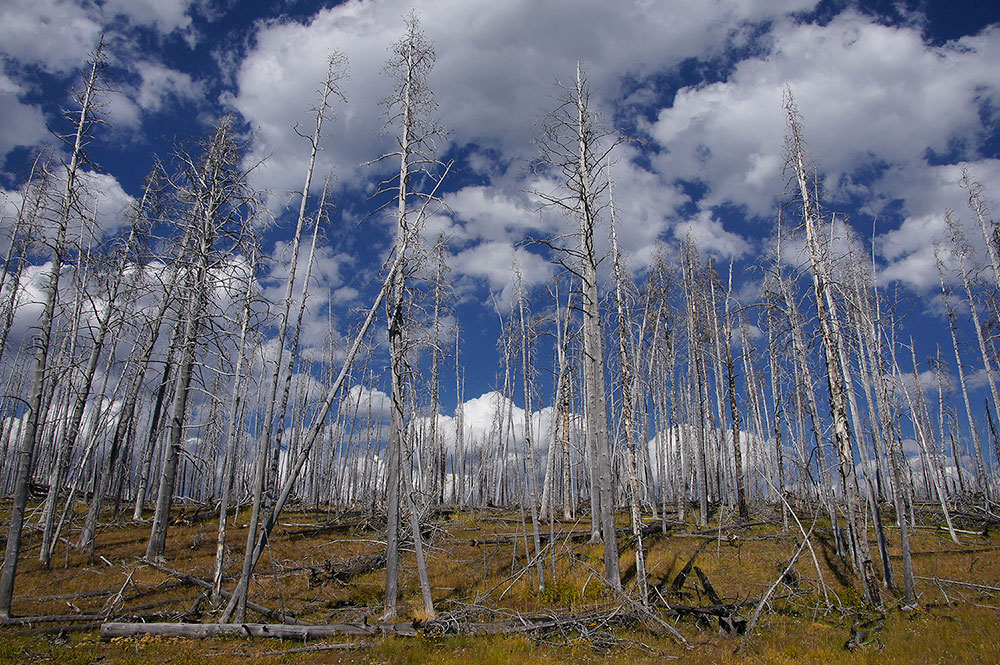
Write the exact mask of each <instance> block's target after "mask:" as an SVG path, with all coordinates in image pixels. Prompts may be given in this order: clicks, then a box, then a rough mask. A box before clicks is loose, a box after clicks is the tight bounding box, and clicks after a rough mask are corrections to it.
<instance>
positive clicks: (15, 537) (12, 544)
mask: <svg viewBox="0 0 1000 665" xmlns="http://www.w3.org/2000/svg"><path fill="white" fill-rule="evenodd" d="M104 67H105V58H104V39H103V37H102V39H101V41H100V42H99V43H98V45H97V49H96V50H95V51H94V54H93V56H92V58H91V62H90V67H89V75H88V77H87V82H86V85H85V86H84V90H83V92H82V93H80V95H79V96H78V97H77V100H78V102H79V104H80V110H79V113H78V114H76V115H75V116H74V118H73V125H74V128H75V133H74V134H73V138H72V141H71V142H70V140H67V141H66V142H67V143H68V144H70V147H71V151H70V157H69V161H68V162H67V163H66V176H65V178H66V181H65V188H64V189H63V193H62V198H61V203H60V205H59V206H58V209H57V211H56V215H55V219H54V220H53V222H54V226H55V229H54V234H53V237H52V240H51V246H50V250H51V257H52V258H51V262H50V265H49V271H48V276H47V280H46V286H45V291H44V295H43V298H44V302H43V305H42V314H41V319H40V321H39V325H38V336H37V338H36V341H35V362H34V369H33V373H32V376H33V378H32V387H31V392H30V393H29V396H28V403H27V409H28V413H27V423H26V425H25V427H24V430H23V431H22V433H21V446H20V449H19V450H18V459H17V471H16V473H17V476H16V481H15V484H14V502H13V505H12V507H11V514H10V528H9V529H8V531H7V548H6V551H5V554H4V560H3V566H2V568H0V618H7V617H9V616H10V606H11V600H12V598H13V594H14V577H15V575H16V574H17V558H18V554H19V553H20V549H21V532H22V529H23V527H24V513H25V509H26V507H27V503H28V485H29V483H30V481H31V471H32V462H33V461H34V459H33V458H34V455H35V445H36V443H37V440H38V435H39V430H40V428H41V423H42V408H43V403H42V400H43V394H44V391H45V381H46V379H47V378H48V373H49V350H50V341H51V337H52V324H53V320H54V318H55V311H56V302H57V300H58V299H59V277H60V274H61V273H62V266H63V260H64V258H65V252H66V247H65V245H66V234H67V229H68V227H69V224H70V218H71V216H72V215H73V214H74V211H76V209H77V206H78V197H79V186H80V185H79V183H78V178H79V176H80V170H81V167H82V165H83V164H84V163H85V162H86V157H85V154H84V149H85V148H86V144H87V142H88V140H89V138H90V135H91V131H92V129H93V127H94V124H95V122H96V120H95V115H94V112H95V107H96V105H97V96H98V94H99V93H100V91H101V89H102V85H103V71H104Z"/></svg>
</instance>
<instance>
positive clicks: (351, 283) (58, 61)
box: [0, 0, 1000, 404]
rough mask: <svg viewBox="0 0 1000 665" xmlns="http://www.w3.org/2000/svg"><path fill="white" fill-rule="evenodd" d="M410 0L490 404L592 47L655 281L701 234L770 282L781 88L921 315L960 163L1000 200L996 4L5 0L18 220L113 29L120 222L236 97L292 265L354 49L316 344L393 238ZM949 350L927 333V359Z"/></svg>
mask: <svg viewBox="0 0 1000 665" xmlns="http://www.w3.org/2000/svg"><path fill="white" fill-rule="evenodd" d="M411 7H415V8H416V9H417V10H418V11H419V13H420V15H421V17H422V25H423V27H424V30H425V31H426V33H427V35H428V37H429V38H430V39H431V40H432V41H433V42H434V45H435V47H436V50H437V64H436V67H435V69H434V71H433V73H432V75H431V81H430V82H431V86H432V87H433V89H434V90H435V93H436V95H437V99H438V102H439V107H438V118H439V120H440V121H441V123H442V124H443V125H445V126H446V127H447V128H448V129H449V132H450V133H449V140H450V142H451V143H450V145H449V146H448V148H447V151H446V154H447V156H448V157H453V158H455V160H456V164H455V168H454V170H453V172H452V173H451V174H450V175H449V178H448V180H447V182H446V184H445V185H444V187H443V189H442V193H443V195H444V199H445V202H446V203H447V205H448V207H447V209H443V210H442V211H440V213H439V214H438V215H436V216H435V217H434V219H432V220H431V222H430V223H429V225H428V234H431V233H435V232H437V231H440V232H442V233H445V234H446V235H447V236H448V237H449V239H450V257H449V264H450V266H451V269H452V277H453V278H454V280H455V283H456V292H457V294H458V305H457V310H456V311H457V317H458V319H459V320H460V322H461V326H462V336H463V340H464V344H465V348H464V349H463V355H464V358H465V361H466V364H467V387H466V395H467V396H468V397H470V398H471V397H475V396H478V395H480V394H482V393H484V392H486V391H488V390H490V389H491V388H493V387H495V373H496V368H497V354H496V350H495V342H496V336H497V332H498V330H497V324H496V321H497V315H496V313H495V312H494V309H493V302H494V298H495V301H496V302H497V303H498V304H499V306H500V307H501V309H503V308H504V307H506V306H508V305H509V303H510V300H511V297H512V294H513V288H514V287H513V277H512V275H513V271H512V270H511V266H512V264H513V263H514V262H515V261H516V262H517V264H518V265H519V267H520V271H521V273H522V274H523V277H524V280H525V282H526V285H527V286H528V287H529V288H530V289H532V293H533V294H534V295H535V297H536V298H538V299H539V305H538V306H539V307H542V306H543V305H542V304H541V300H540V299H541V297H542V296H543V295H544V293H545V291H544V287H545V285H547V284H549V283H551V282H552V280H553V279H554V278H555V276H556V274H557V267H556V266H555V265H554V264H553V263H552V262H551V260H550V258H551V257H550V256H548V255H547V254H546V252H545V251H544V249H542V248H541V247H538V246H533V245H525V244H523V241H524V239H525V238H526V237H527V236H530V235H534V236H545V235H556V234H558V233H560V232H565V231H567V230H570V229H571V228H572V223H571V222H570V221H569V220H567V219H565V218H564V217H562V216H560V215H559V214H556V213H554V212H551V211H541V212H539V211H538V210H537V202H536V201H535V200H534V199H533V197H532V196H531V195H530V193H529V192H530V191H531V190H532V189H533V188H534V187H536V186H537V182H536V181H535V179H536V178H537V176H536V175H533V174H532V173H531V172H530V171H529V170H528V169H527V168H526V167H527V165H528V164H529V163H530V161H531V160H532V159H534V158H535V157H536V156H537V149H536V147H535V145H534V143H533V140H534V139H535V138H536V137H537V135H538V125H537V123H538V121H539V118H540V116H541V114H542V113H543V112H544V111H545V110H546V109H549V108H551V107H552V106H553V103H554V99H555V97H556V96H557V94H558V87H557V82H558V81H560V80H561V81H569V80H571V78H572V76H573V73H574V70H575V64H576V62H577V61H578V60H580V61H582V63H583V65H584V67H585V68H586V70H587V72H588V74H589V78H590V83H591V85H592V87H593V89H594V92H595V97H594V100H595V102H596V103H597V105H598V107H599V109H600V110H601V111H602V113H603V115H604V117H605V118H606V119H607V121H608V124H609V125H613V126H614V127H616V128H619V129H620V130H621V131H622V132H624V133H627V134H628V135H629V136H631V137H634V138H637V139H639V140H638V141H635V142H631V143H629V144H628V145H626V146H624V147H623V148H622V149H621V150H620V151H619V155H618V156H619V159H620V161H619V162H618V164H616V166H615V167H614V175H615V179H616V181H617V184H616V189H615V198H616V205H617V207H618V208H619V213H618V215H619V217H618V219H619V224H620V228H619V231H618V232H619V240H620V242H621V243H622V247H623V249H624V251H625V253H626V255H627V257H628V267H629V269H630V270H631V271H632V273H633V274H634V275H636V276H638V277H641V276H642V275H643V273H644V271H645V270H646V269H647V268H648V266H649V264H650V262H651V261H652V260H653V258H654V257H655V253H656V247H657V241H658V240H660V241H664V242H667V243H675V242H676V241H677V240H678V239H680V238H683V237H684V235H685V234H688V233H690V234H691V235H692V236H693V237H695V238H696V239H697V241H698V243H699V245H700V246H701V248H702V250H703V251H705V252H707V253H709V254H711V255H713V256H715V257H716V258H717V259H718V260H719V261H720V262H722V263H724V264H725V263H729V261H734V262H735V265H736V266H737V270H736V274H737V282H738V283H737V284H736V290H737V292H740V293H747V294H751V293H754V292H755V290H756V286H757V283H758V281H759V279H760V277H759V272H757V271H754V270H752V269H750V268H751V267H752V266H753V265H754V264H755V262H757V261H758V260H759V259H760V258H761V256H763V254H764V253H765V252H766V250H767V248H768V246H769V245H768V241H767V239H768V237H769V235H770V234H771V233H772V231H773V224H774V221H773V220H774V218H775V211H776V205H777V203H778V202H779V201H780V200H781V199H782V198H783V196H784V192H785V185H786V181H785V176H784V175H783V173H782V164H783V137H784V133H785V118H784V115H783V112H782V107H781V102H782V93H783V91H784V89H785V88H786V87H788V88H791V89H792V90H793V91H794V93H795V96H796V100H797V102H798V106H799V109H800V111H801V112H802V115H803V117H804V123H805V130H806V136H807V139H808V142H809V145H808V148H809V152H810V156H811V157H812V158H813V159H814V160H816V164H817V166H818V167H819V168H820V170H821V172H822V174H823V175H824V178H825V183H826V194H827V204H828V206H829V207H830V208H831V209H832V210H837V211H841V212H843V213H846V214H848V215H850V217H849V219H850V220H851V221H850V223H851V224H852V225H853V227H854V228H855V230H856V231H858V232H859V233H860V234H861V235H862V236H863V237H866V238H869V239H871V238H872V229H873V220H876V219H877V224H875V225H874V248H875V254H876V259H877V262H878V266H879V270H880V279H881V280H882V283H883V284H897V285H899V286H900V287H901V289H902V292H903V293H905V294H906V297H907V298H913V299H915V302H916V307H915V309H914V311H915V314H914V315H915V316H918V315H921V314H922V312H923V311H924V310H925V309H926V308H927V307H928V306H929V305H928V303H929V302H930V300H931V299H932V298H933V296H934V293H935V287H936V279H937V278H936V273H935V271H934V263H933V255H932V242H931V241H932V240H933V238H935V237H936V236H937V235H938V234H940V233H941V232H942V231H943V229H944V222H943V212H944V210H945V209H953V210H956V211H957V212H958V214H959V216H960V217H965V218H967V217H968V216H969V215H968V213H967V208H966V207H965V206H966V204H965V197H966V195H965V193H964V192H963V191H962V190H961V189H960V188H959V187H958V181H959V178H960V167H961V165H962V164H967V165H968V166H969V167H970V169H971V170H972V172H973V173H974V174H975V176H976V177H977V178H978V179H979V180H981V181H982V182H983V184H984V185H985V187H986V192H987V197H988V198H989V197H992V199H990V200H992V201H995V200H997V197H998V196H1000V116H998V113H1000V111H998V109H1000V67H998V66H997V63H1000V6H998V5H997V4H996V3H994V2H988V1H982V2H972V1H967V2H944V1H940V2H932V1H925V2H885V1H881V2H860V3H855V2H826V1H824V2H815V1H814V0H726V1H719V2H707V1H704V0H678V1H665V2H641V1H636V2H628V3H619V2H607V1H606V0H577V1H573V2H570V1H568V0H566V1H550V2H537V1H535V0H522V1H514V0H511V1H507V2H480V1H470V0H428V1H425V2H420V3H416V4H415V5H414V4H413V3H411V2H402V1H396V0H383V1H378V2H373V1H371V0H351V1H349V2H342V3H311V2H282V3H272V2H209V1H207V0H202V1H199V0H106V1H105V2H79V1H75V0H63V1H57V0H3V2H2V3H0V55H2V58H3V59H2V63H0V65H2V69H0V118H3V121H2V122H0V160H2V161H0V165H2V169H0V188H2V189H3V190H4V197H5V199H6V200H5V203H4V205H5V206H8V207H5V213H4V214H5V215H7V214H9V210H10V208H9V206H10V205H11V201H13V200H14V199H15V198H16V195H15V194H14V193H13V192H14V190H15V189H16V187H17V185H18V184H19V183H20V182H21V180H22V179H23V177H24V174H25V173H26V170H27V167H28V165H29V163H30V159H31V157H32V156H33V155H34V154H35V152H36V151H37V150H38V149H39V148H41V147H46V146H47V147H49V148H52V149H55V143H54V140H53V138H52V135H51V134H50V132H49V130H48V128H47V127H48V126H51V127H64V126H65V125H63V124H61V120H60V117H59V111H60V109H61V108H64V107H67V106H68V105H69V90H70V89H71V87H72V86H73V85H74V84H76V83H78V80H79V69H80V66H81V64H82V63H83V62H84V61H85V59H86V57H87V54H88V52H89V51H91V50H92V49H93V47H94V45H95V44H96V42H97V39H98V37H99V35H100V34H101V33H104V34H105V35H106V39H107V42H108V56H109V58H110V60H111V65H112V66H111V69H110V74H111V83H112V85H113V87H114V88H115V92H113V93H110V94H108V95H107V96H106V97H105V102H106V104H105V118H106V120H107V121H108V125H107V126H106V127H102V128H101V129H100V130H99V131H98V133H97V136H96V140H95V141H94V143H93V146H92V148H91V151H90V153H91V158H92V160H93V161H94V163H96V164H98V165H99V166H100V167H101V168H102V174H101V175H100V177H97V178H94V179H93V180H94V181H93V184H94V187H95V189H97V190H99V192H100V197H101V201H102V202H101V205H100V209H101V210H102V211H103V212H102V215H106V220H105V222H104V224H105V225H104V229H105V232H106V233H108V234H111V233H114V231H115V229H116V222H115V219H116V215H115V213H114V211H116V210H119V209H121V207H122V206H123V205H124V204H126V203H127V202H128V201H129V197H132V196H137V195H138V194H139V192H140V187H141V184H142V180H143V178H144V177H145V175H146V174H147V173H148V171H149V169H150V167H151V166H152V163H153V158H154V155H158V156H160V157H163V158H166V157H168V156H169V154H170V153H171V151H172V150H173V149H174V146H175V145H177V144H179V143H183V142H184V141H185V140H188V139H190V138H192V137H200V136H203V135H204V134H206V133H207V132H208V131H209V128H210V126H211V125H212V123H213V122H214V121H215V120H216V119H217V118H218V117H219V116H220V115H222V114H225V113H235V114H236V116H237V118H238V120H239V121H240V123H241V126H242V127H243V129H244V131H245V133H246V135H247V137H248V138H251V143H250V153H249V154H248V155H247V160H251V161H252V160H264V161H263V164H262V165H261V166H260V167H259V168H258V169H256V170H255V171H254V172H253V175H252V184H253V185H254V186H255V187H257V188H259V189H261V190H266V191H267V192H268V193H269V195H268V202H269V206H270V208H271V209H272V211H273V212H274V214H275V215H276V218H277V221H276V223H275V225H274V226H273V227H272V228H271V229H270V230H269V231H268V232H267V234H266V235H265V249H266V250H267V251H268V252H269V253H271V254H272V255H274V256H280V255H281V252H280V250H281V247H282V246H283V243H284V242H286V240H287V235H288V233H289V230H290V226H291V224H292V223H293V221H294V212H295V209H296V208H297V205H295V201H294V197H293V196H292V195H290V192H293V191H294V190H296V189H297V188H299V187H300V186H301V182H302V178H303V173H304V168H305V163H306V159H307V157H308V151H307V145H306V144H305V142H304V141H303V140H302V139H300V138H298V137H297V136H296V134H295V133H294V131H293V127H294V126H295V125H296V124H299V125H301V126H309V124H310V120H309V116H308V109H309V108H310V107H311V106H312V105H313V104H314V103H315V90H316V89H317V88H318V86H319V85H320V83H321V81H322V79H323V76H324V72H325V60H326V57H327V55H328V53H329V52H330V50H331V49H336V50H339V51H341V52H343V53H344V54H345V55H346V56H347V57H348V59H349V61H350V78H349V79H348V80H347V81H346V82H345V84H344V86H343V88H344V93H345V96H346V97H347V100H348V102H347V104H340V103H336V104H335V106H334V108H333V113H334V117H333V119H332V120H331V121H330V122H329V123H328V124H327V128H328V129H327V131H326V133H325V136H324V139H323V147H324V151H323V153H322V154H321V156H320V161H319V166H318V170H317V177H316V178H315V179H314V185H315V188H316V190H315V191H314V192H313V194H314V195H315V194H318V192H319V188H321V187H322V183H323V179H324V177H325V176H326V174H327V173H333V175H334V178H335V181H334V182H335V191H334V200H335V205H336V206H337V208H336V212H335V213H334V215H333V216H332V218H331V221H330V224H329V226H328V227H327V229H326V236H327V244H326V246H325V247H324V249H323V254H322V256H321V257H320V258H321V260H320V263H319V265H318V269H319V272H320V274H319V277H318V279H317V284H316V289H315V293H314V295H313V296H312V301H311V302H312V308H311V313H310V321H309V323H308V326H309V327H308V328H307V334H306V335H305V339H306V340H310V339H312V340H317V339H321V338H322V334H323V331H324V330H325V327H326V326H327V312H328V307H327V305H328V302H329V301H330V299H332V305H333V308H334V310H335V311H336V312H337V316H338V325H340V326H341V329H340V332H341V333H342V334H346V332H347V327H348V325H349V323H350V322H351V321H352V320H353V318H352V317H354V316H355V315H354V314H353V313H352V312H354V310H355V309H356V308H358V307H367V302H368V301H369V299H370V294H371V290H372V286H373V284H374V283H375V277H376V272H377V270H378V267H379V262H380V260H381V258H382V257H384V255H385V252H386V251H387V249H388V247H389V237H390V235H391V234H389V233H387V230H388V229H389V228H390V227H389V226H388V225H387V222H386V221H385V220H382V219H380V218H371V217H369V216H368V215H367V213H368V212H369V211H370V210H371V209H372V208H373V207H374V206H375V205H377V203H378V201H375V202H373V201H371V200H369V198H368V196H367V195H368V193H369V192H370V191H371V188H372V187H373V186H374V185H375V183H377V182H378V181H379V180H381V176H382V175H384V173H382V172H381V171H380V168H383V167H378V166H376V167H370V166H368V167H366V166H362V165H361V164H362V163H364V162H366V161H369V160H372V159H374V158H376V157H378V156H379V155H380V154H382V153H383V152H385V151H386V150H387V147H388V146H389V145H390V144H389V141H390V138H389V137H386V136H381V137H380V136H379V135H378V131H379V129H380V128H381V126H382V124H383V121H384V115H383V110H382V107H380V106H379V100H380V99H382V98H384V97H385V96H386V95H388V94H389V92H390V90H391V79H390V77H388V76H386V75H384V74H382V73H381V70H382V67H383V65H384V63H385V61H386V59H387V57H388V48H389V46H390V44H391V43H392V42H393V41H395V40H396V39H398V38H399V36H400V34H401V33H402V28H403V18H402V17H403V16H404V15H405V14H407V13H408V12H409V10H410V9H411ZM290 203H291V205H289V204H290ZM994 208H995V206H994ZM970 237H972V238H974V237H975V236H974V235H973V234H970ZM278 271H279V272H280V268H279V269H278ZM265 286H267V283H266V282H265ZM272 288H274V289H277V290H278V291H280V289H278V287H276V286H273V284H272ZM941 330H943V328H942V329H941ZM310 333H311V334H310ZM935 341H938V340H937V338H935V337H931V336H926V338H925V339H922V340H921V341H920V343H921V344H923V345H925V346H926V347H927V348H926V349H922V351H925V352H926V353H924V354H923V355H929V354H931V353H932V352H933V351H932V345H933V343H934V342H935ZM941 341H945V340H941ZM545 394H547V393H545V392H543V395H545ZM546 401H547V399H546ZM452 404H453V401H452Z"/></svg>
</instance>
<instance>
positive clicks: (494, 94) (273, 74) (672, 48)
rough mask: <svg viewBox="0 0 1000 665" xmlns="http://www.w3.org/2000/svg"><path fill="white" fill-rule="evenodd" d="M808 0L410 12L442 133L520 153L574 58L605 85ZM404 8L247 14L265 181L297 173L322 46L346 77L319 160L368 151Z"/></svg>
mask: <svg viewBox="0 0 1000 665" xmlns="http://www.w3.org/2000/svg"><path fill="white" fill-rule="evenodd" d="M813 4H815V3H814V2H811V1H809V0H796V1H789V2H781V3H777V2H754V1H750V2H718V3H711V4H709V3H704V2H700V1H697V0H685V1H683V2H675V3H671V4H670V5H666V4H655V3H649V2H641V3H635V4H629V5H625V6H620V5H611V4H608V3H606V2H599V1H597V0H590V1H588V2H572V3H570V2H551V3H546V4H545V5H544V6H539V5H538V3H536V2H529V1H527V0H518V1H513V2H503V3H492V4H486V3H472V2H464V1H461V0H433V1H429V2H424V3H421V5H420V12H421V15H422V21H423V22H422V25H423V27H424V29H425V31H426V32H427V35H428V37H429V38H430V39H431V40H432V41H433V42H434V44H435V48H436V51H437V56H438V58H437V64H436V67H435V69H434V71H433V73H432V74H431V81H430V83H431V86H432V87H433V89H434V90H435V92H436V94H437V98H438V101H439V103H440V106H439V108H438V114H439V116H440V119H441V120H442V121H443V123H444V124H445V125H446V126H447V127H448V128H449V130H450V132H451V134H450V138H451V139H452V141H454V142H455V143H457V144H460V145H464V144H467V143H476V144H478V145H479V146H480V147H482V148H489V149H493V150H497V151H499V154H501V155H502V156H503V158H504V159H506V160H519V159H523V158H525V157H531V156H533V155H534V154H535V148H534V147H533V145H532V143H531V141H532V139H533V138H534V137H535V136H536V135H537V133H538V130H537V127H536V120H537V119H538V116H539V114H540V113H541V112H542V111H543V110H544V109H546V108H550V107H551V106H552V101H553V85H554V83H555V81H556V80H557V79H563V80H566V79H569V78H571V77H572V76H573V72H574V71H575V64H576V61H577V60H578V59H581V60H583V62H584V63H585V64H586V65H587V68H588V71H589V74H590V77H591V80H592V83H593V85H594V87H595V90H598V91H599V92H600V93H601V94H603V95H605V98H611V97H614V96H615V95H616V94H618V93H619V90H620V85H621V77H622V76H624V75H626V74H628V75H630V76H632V77H639V78H641V77H644V76H647V75H650V74H652V73H654V72H658V71H661V70H663V69H666V68H669V67H671V66H673V65H675V64H677V63H678V62H680V61H681V60H683V59H684V58H687V57H693V56H698V55H705V54H706V53H708V54H713V53H719V52H721V50H722V48H723V47H724V46H725V44H726V40H727V38H728V37H729V36H730V35H731V34H733V33H735V32H736V31H738V30H739V29H740V28H741V26H744V25H745V23H746V22H747V21H761V20H765V19H770V18H773V17H775V16H780V15H781V14H782V13H783V12H786V11H793V10H800V9H805V8H809V7H811V6H813ZM409 8H410V3H407V2H404V1H403V0H391V1H383V2H364V1H361V0H351V1H349V2H344V3H342V4H340V5H338V6H336V7H333V8H330V9H326V10H321V11H320V12H318V13H317V14H316V15H315V16H314V17H313V18H312V19H311V20H310V21H309V22H308V23H307V24H300V23H294V22H279V21H272V22H268V23H265V24H262V25H261V26H260V29H259V30H258V32H257V34H256V42H255V48H254V50H253V51H252V52H251V53H250V54H249V56H248V57H247V58H246V60H244V62H243V63H242V65H241V66H240V70H239V73H238V76H237V80H238V88H239V89H238V92H237V94H236V96H235V97H234V99H233V100H232V101H233V105H234V106H235V108H236V109H238V110H239V111H240V112H241V113H242V114H243V115H244V117H246V118H247V119H248V120H249V121H250V122H251V123H252V124H253V126H254V127H255V128H257V130H258V137H259V139H260V140H259V145H258V146H257V151H258V153H259V154H271V153H275V152H277V153H278V156H277V159H275V160H272V161H271V162H270V163H269V164H268V165H267V166H266V167H265V169H264V170H263V171H261V173H260V177H261V179H262V180H263V181H266V182H267V183H268V184H269V186H270V187H271V188H272V189H273V190H274V191H275V192H284V191H290V190H292V189H294V188H295V187H296V186H298V180H300V176H299V175H297V174H299V173H301V171H302V170H303V166H302V164H303V163H304V161H305V157H304V155H305V149H304V147H302V146H301V143H300V142H299V141H297V140H296V139H295V135H294V133H293V131H292V129H291V128H292V126H293V125H295V124H296V123H298V124H302V125H306V124H308V122H309V121H308V117H307V114H306V112H305V110H306V109H308V108H310V107H312V106H313V105H314V104H315V94H314V92H313V91H314V90H315V89H316V88H317V87H318V86H319V84H320V82H321V81H322V80H323V77H324V71H325V69H324V68H325V62H324V60H325V54H326V53H328V52H329V50H330V49H332V48H336V49H338V50H340V51H343V52H344V53H345V54H346V55H347V56H348V57H349V59H350V62H351V78H350V80H349V81H347V82H346V83H345V85H344V90H345V93H346V95H347V98H348V100H349V103H348V105H347V106H346V107H342V108H337V109H336V113H337V114H338V116H339V119H338V120H337V121H336V122H335V123H331V125H330V127H329V132H328V136H329V138H328V139H327V141H326V146H327V147H328V149H329V151H328V152H327V153H325V154H324V155H323V158H322V162H321V166H320V169H321V171H322V170H326V169H329V168H331V167H333V166H334V165H336V166H337V167H338V168H339V171H340V172H341V173H345V172H349V171H352V170H353V169H355V167H356V165H357V164H358V163H360V162H363V161H366V160H369V159H372V158H373V157H376V156H378V154H379V153H380V146H379V145H377V144H375V143H373V140H372V137H373V136H374V135H375V134H376V133H377V132H378V130H379V129H380V128H381V126H382V124H383V118H382V116H381V115H380V114H379V113H378V111H377V110H376V109H377V108H378V105H377V103H378V100H380V99H383V98H384V97H386V96H387V95H388V94H389V92H390V87H391V85H392V84H391V80H390V78H389V77H387V76H385V75H383V74H381V69H382V67H383V64H384V63H385V61H386V59H387V55H388V53H387V48H388V47H389V45H390V44H391V43H392V42H394V41H395V40H397V39H398V38H399V36H400V34H401V32H402V27H403V25H402V16H403V15H405V14H406V13H407V11H408V10H409ZM595 99H596V98H595ZM599 103H600V105H601V106H604V107H607V104H606V103H602V102H599ZM386 145H388V144H386V143H383V145H382V146H381V147H382V148H384V147H385V146H386ZM279 149H280V150H279ZM475 168H476V169H477V170H478V171H480V172H483V171H484V170H485V168H486V167H485V165H484V164H483V163H482V160H478V161H477V163H476V166H475ZM355 177H356V176H355Z"/></svg>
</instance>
